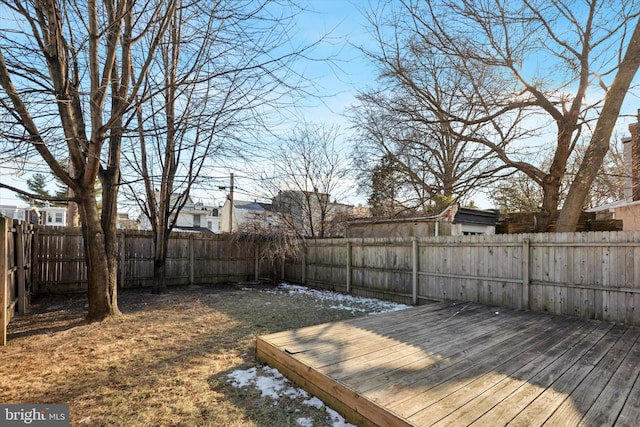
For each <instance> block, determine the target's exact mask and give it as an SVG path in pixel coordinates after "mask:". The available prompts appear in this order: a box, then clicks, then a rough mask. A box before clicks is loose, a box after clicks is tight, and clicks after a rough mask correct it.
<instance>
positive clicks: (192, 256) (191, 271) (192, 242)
mask: <svg viewBox="0 0 640 427" xmlns="http://www.w3.org/2000/svg"><path fill="white" fill-rule="evenodd" d="M194 246H195V237H194V236H193V234H191V235H189V284H190V285H193V284H194V276H195V274H194V269H195V261H196V259H195V249H194Z"/></svg>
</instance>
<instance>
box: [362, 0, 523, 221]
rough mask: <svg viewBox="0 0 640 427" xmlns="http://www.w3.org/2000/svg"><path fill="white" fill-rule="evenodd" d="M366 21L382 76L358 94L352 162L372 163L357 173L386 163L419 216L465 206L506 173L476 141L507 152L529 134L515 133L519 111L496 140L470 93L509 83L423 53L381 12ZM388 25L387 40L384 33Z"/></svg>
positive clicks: (495, 157)
mask: <svg viewBox="0 0 640 427" xmlns="http://www.w3.org/2000/svg"><path fill="white" fill-rule="evenodd" d="M368 18H369V21H370V24H371V26H372V34H373V36H374V37H375V40H376V42H377V44H376V49H373V48H371V47H368V48H366V49H363V50H364V51H365V53H366V54H367V55H368V56H369V57H370V58H371V60H372V61H373V63H374V64H377V65H378V67H379V69H380V73H379V77H378V81H377V83H378V87H377V88H376V89H375V90H368V91H366V92H362V93H360V94H359V96H358V101H359V103H358V104H357V105H356V106H355V107H354V108H353V109H352V121H353V123H354V128H355V129H356V130H357V134H358V145H357V148H356V157H359V158H365V159H371V160H374V159H375V160H374V161H373V162H371V161H370V162H368V164H367V162H361V163H360V166H361V167H362V166H364V167H365V168H366V169H369V170H371V169H372V168H374V167H376V163H377V161H378V159H382V158H389V159H391V160H392V161H393V163H394V166H395V168H396V173H398V174H400V175H401V176H402V177H404V179H403V180H401V181H402V188H400V189H399V190H398V194H399V195H401V197H402V199H403V200H402V204H403V205H405V208H406V209H410V210H415V209H418V210H421V211H431V210H433V209H438V208H440V207H441V204H442V202H443V201H449V202H455V201H465V200H470V199H471V197H472V196H473V195H474V194H475V191H476V190H477V189H478V188H480V187H484V186H487V185H490V184H491V183H492V182H494V181H495V180H497V179H500V178H501V177H504V176H507V175H508V174H510V172H508V171H506V169H508V167H507V166H506V165H505V164H504V163H503V162H501V161H500V159H499V155H498V154H497V153H496V151H495V150H494V149H493V148H490V147H488V146H487V145H486V144H482V143H479V142H478V140H485V139H486V140H487V141H491V142H492V143H493V144H494V145H495V147H499V148H501V149H503V150H506V149H507V147H508V145H509V143H510V142H512V141H513V140H516V139H520V138H523V137H526V136H527V134H528V133H529V132H531V131H530V130H523V129H522V128H521V127H520V126H519V123H521V122H522V121H523V120H524V119H525V118H526V114H525V111H524V110H516V111H514V112H513V114H511V117H510V118H509V119H510V122H509V123H510V126H509V127H505V128H501V131H502V132H501V134H500V135H495V133H494V126H495V123H494V122H492V121H491V120H485V118H486V115H487V108H486V106H483V105H479V103H478V102H477V98H478V96H477V95H476V94H474V92H475V91H476V90H477V87H480V86H482V87H484V88H485V91H488V90H490V91H491V92H494V93H500V92H503V91H505V90H511V88H510V87H508V86H509V85H508V83H506V82H504V81H502V80H500V79H495V78H494V76H493V75H491V73H490V72H489V70H481V69H480V68H479V69H478V70H477V71H478V72H477V73H476V74H475V75H474V76H473V78H472V79H471V78H469V76H468V75H467V74H465V72H464V67H465V65H464V61H462V60H459V59H458V60H456V59H455V58H451V57H447V56H446V55H443V54H441V53H440V52H437V51H436V50H433V49H429V47H428V46H425V45H424V43H423V41H422V40H421V39H420V37H417V36H416V35H414V34H401V33H400V32H401V27H400V21H399V20H400V17H397V19H398V21H396V20H394V18H393V15H392V17H391V18H390V21H386V20H387V19H389V18H388V16H387V14H386V13H385V9H382V10H378V11H373V12H372V13H371V14H370V15H369V16H368ZM387 25H388V26H389V27H390V28H391V31H392V34H391V35H389V34H387V33H386V32H385V31H384V30H385V28H384V27H385V26H387ZM452 117H455V119H452Z"/></svg>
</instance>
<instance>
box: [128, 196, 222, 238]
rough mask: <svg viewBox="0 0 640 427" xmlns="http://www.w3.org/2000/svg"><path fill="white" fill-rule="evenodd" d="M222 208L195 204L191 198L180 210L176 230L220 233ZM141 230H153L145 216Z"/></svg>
mask: <svg viewBox="0 0 640 427" xmlns="http://www.w3.org/2000/svg"><path fill="white" fill-rule="evenodd" d="M220 213H221V212H220V208H219V207H214V206H207V205H205V204H204V203H202V202H194V201H193V199H192V198H191V197H188V198H187V201H186V203H185V204H184V206H183V207H182V209H181V210H180V213H179V214H178V218H177V219H176V225H175V227H174V230H176V231H191V232H203V233H211V232H213V233H220V232H221V231H220ZM140 229H141V230H151V223H150V222H149V219H148V218H147V217H145V216H144V215H143V216H142V217H140Z"/></svg>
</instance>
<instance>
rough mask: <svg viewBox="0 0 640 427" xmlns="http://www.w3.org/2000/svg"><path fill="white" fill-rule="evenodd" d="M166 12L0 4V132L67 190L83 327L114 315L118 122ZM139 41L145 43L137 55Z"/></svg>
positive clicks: (105, 5)
mask: <svg viewBox="0 0 640 427" xmlns="http://www.w3.org/2000/svg"><path fill="white" fill-rule="evenodd" d="M174 7H175V3H174V2H173V1H166V2H154V1H152V2H144V3H140V4H138V3H136V2H133V1H119V0H111V1H110V0H105V1H103V2H97V1H95V0H90V1H89V2H88V3H86V4H83V3H81V2H73V1H39V0H36V1H32V2H31V1H21V0H16V1H10V0H3V1H2V2H1V3H0V16H2V18H0V19H1V21H0V22H2V24H1V25H2V31H1V32H0V34H1V35H0V85H1V87H2V93H1V95H2V96H1V98H0V108H1V109H2V110H3V111H4V112H5V113H6V117H9V118H11V119H12V123H6V122H5V126H3V129H2V131H3V133H4V135H5V137H6V138H7V139H8V144H10V145H11V146H12V148H15V147H16V146H22V147H24V150H23V153H24V154H25V155H33V154H34V153H37V154H38V155H39V156H40V157H41V158H42V160H43V161H44V162H45V163H46V164H47V166H48V167H49V168H50V169H51V171H52V172H53V173H54V174H55V175H56V176H57V177H59V178H60V179H61V180H62V181H63V182H64V183H65V184H66V185H67V186H69V188H70V189H71V190H72V191H73V197H74V201H75V202H77V204H78V207H79V214H80V215H79V216H80V220H81V224H82V231H83V237H84V247H85V255H86V264H87V279H88V292H87V294H88V301H89V311H88V316H87V318H88V320H90V321H95V320H101V319H104V318H106V317H109V316H112V315H118V314H119V313H120V311H119V309H118V304H117V259H116V248H117V239H116V219H117V211H116V203H117V197H118V189H119V186H120V174H121V172H120V153H121V145H122V135H123V129H124V127H123V117H125V114H126V113H127V111H129V110H130V109H131V108H132V106H134V105H135V103H136V102H135V98H136V95H137V93H138V89H139V87H140V85H141V84H142V81H143V78H144V76H145V75H146V73H147V71H148V69H149V64H150V61H151V58H153V56H154V53H155V50H156V48H157V46H158V44H159V43H160V41H161V40H162V37H163V34H164V32H165V31H166V28H167V25H168V23H169V18H168V17H171V16H172V15H173V9H174ZM142 38H146V39H148V40H151V42H150V43H149V44H148V45H146V46H145V48H144V49H139V44H138V42H139V41H140V39H142ZM9 124H11V125H13V126H12V127H11V126H7V125H9ZM66 159H69V162H70V164H71V167H69V168H67V167H66V164H63V161H65V160H66ZM97 178H99V180H100V182H101V184H102V209H101V210H100V209H99V208H98V202H97V200H96V191H95V186H96V180H97Z"/></svg>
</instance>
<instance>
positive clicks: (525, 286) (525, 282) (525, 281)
mask: <svg viewBox="0 0 640 427" xmlns="http://www.w3.org/2000/svg"><path fill="white" fill-rule="evenodd" d="M530 249H531V242H530V240H529V239H523V240H522V308H523V309H524V310H529V309H530V308H531V307H530V305H529V304H530V302H529V280H530V277H529V275H530V273H529V257H530V253H529V252H530Z"/></svg>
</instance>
